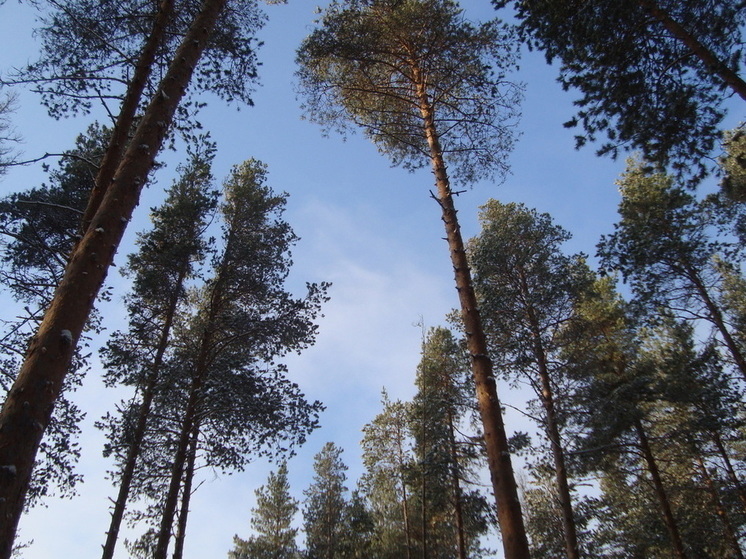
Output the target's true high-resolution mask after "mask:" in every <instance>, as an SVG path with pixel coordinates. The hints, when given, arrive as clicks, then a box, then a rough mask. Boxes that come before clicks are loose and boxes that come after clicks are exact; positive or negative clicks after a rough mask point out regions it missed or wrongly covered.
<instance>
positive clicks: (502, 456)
mask: <svg viewBox="0 0 746 559" xmlns="http://www.w3.org/2000/svg"><path fill="white" fill-rule="evenodd" d="M412 71H413V78H414V79H413V81H414V84H415V87H416V89H417V100H418V103H419V109H420V113H421V114H422V119H423V122H424V132H425V136H426V138H427V144H428V147H429V149H430V160H431V162H432V170H433V174H434V175H435V185H436V188H437V196H436V197H435V198H436V201H437V202H438V204H439V205H440V208H441V212H442V219H443V224H444V226H445V231H446V239H447V241H448V248H449V250H450V254H451V263H452V264H453V271H454V276H455V280H456V291H458V296H459V303H460V306H461V318H462V320H463V323H464V331H465V332H466V344H467V349H468V351H469V354H470V356H471V364H472V372H473V374H474V384H475V386H476V393H477V402H478V405H479V412H480V415H481V418H482V428H483V429H484V433H483V435H484V441H485V445H486V448H487V462H488V466H489V470H490V478H491V481H492V489H493V492H494V495H495V501H496V503H497V518H498V521H499V524H500V534H501V536H502V542H503V550H504V552H505V557H506V559H528V558H529V557H530V553H529V547H528V539H527V537H526V530H525V527H524V524H523V516H522V513H521V503H520V501H519V500H518V490H517V485H516V482H515V476H514V474H513V464H512V461H511V459H510V450H509V448H508V437H507V435H506V434H505V424H504V422H503V418H502V410H501V409H500V400H499V398H498V396H497V384H496V382H495V377H494V375H493V373H492V361H491V359H490V358H489V355H488V351H487V340H486V337H485V334H484V328H483V327H482V319H481V317H480V315H479V308H478V306H477V297H476V294H475V292H474V286H473V284H472V279H471V271H470V269H469V264H468V261H467V259H466V250H465V249H464V241H463V238H462V236H461V229H460V227H459V223H458V218H457V216H456V208H455V206H454V203H453V193H452V191H451V187H450V182H449V179H448V173H447V171H446V165H445V161H444V159H443V150H442V148H441V146H440V141H439V136H438V133H437V130H436V126H435V119H434V112H433V107H432V104H431V102H430V100H429V99H428V96H427V92H426V89H425V80H424V78H423V76H422V72H421V71H420V70H419V69H418V68H417V67H416V66H414V67H413V68H412Z"/></svg>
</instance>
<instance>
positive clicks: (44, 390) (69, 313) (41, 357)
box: [0, 0, 227, 559]
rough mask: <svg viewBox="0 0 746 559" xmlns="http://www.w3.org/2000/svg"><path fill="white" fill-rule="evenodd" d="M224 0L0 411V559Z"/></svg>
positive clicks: (138, 134)
mask: <svg viewBox="0 0 746 559" xmlns="http://www.w3.org/2000/svg"><path fill="white" fill-rule="evenodd" d="M226 1H227V0H205V2H204V4H203V5H202V8H201V11H200V12H199V14H198V15H197V16H196V17H195V19H194V21H193V23H192V25H191V26H190V28H189V30H188V31H187V33H186V35H185V37H184V40H183V41H182V43H181V45H180V46H179V48H178V50H177V52H176V54H175V56H174V59H173V61H172V62H171V64H170V66H169V68H168V71H167V72H166V75H165V77H164V79H163V80H162V81H161V84H160V86H159V88H158V92H157V93H156V95H155V96H154V97H153V99H152V101H151V102H150V105H149V106H148V108H147V110H146V111H145V114H144V115H143V118H142V120H141V121H140V124H139V125H138V127H137V130H136V131H135V134H134V137H133V139H132V141H131V142H130V143H129V145H128V148H127V151H126V152H125V154H124V156H123V158H122V161H121V163H120V164H119V167H118V168H117V172H116V173H115V176H114V179H113V181H112V183H111V186H110V187H109V188H108V189H107V192H106V194H105V195H104V197H103V199H102V201H101V204H100V206H99V208H98V210H97V212H96V214H95V216H94V218H93V220H92V222H91V226H90V227H89V228H88V230H87V231H86V232H85V234H84V235H83V238H82V239H81V241H80V243H79V244H78V246H77V247H76V248H75V250H74V251H73V253H72V254H71V256H70V261H69V262H68V265H67V267H66V269H65V274H64V277H63V279H62V281H61V282H60V284H59V286H58V287H57V290H56V291H55V295H54V298H53V299H52V302H51V304H50V306H49V308H48V309H47V311H46V313H45V315H44V318H43V320H42V322H41V324H40V326H39V329H38V331H37V333H36V335H35V336H34V337H33V338H32V340H31V342H30V344H29V348H28V351H27V353H26V359H25V361H24V363H23V365H22V367H21V371H20V372H19V374H18V377H17V378H16V381H15V382H14V383H13V386H12V388H11V389H10V391H9V393H8V397H7V399H6V400H5V403H4V404H3V408H2V411H0V559H10V555H11V551H12V548H13V541H14V539H15V532H16V528H17V526H18V521H19V519H20V516H21V513H22V512H23V503H24V499H25V496H26V492H27V490H28V486H29V482H30V479H31V471H32V468H33V465H34V459H35V457H36V452H37V450H38V448H39V443H40V442H41V438H42V435H43V434H44V430H45V429H46V427H47V425H48V423H49V420H50V417H51V415H52V410H53V408H54V403H55V401H56V400H57V398H58V397H59V395H60V392H61V391H62V383H63V381H64V379H65V375H66V374H67V371H68V369H69V368H70V362H71V359H72V355H73V352H74V350H75V346H76V344H77V341H78V339H79V337H80V335H81V333H82V331H83V327H84V326H85V323H86V320H87V319H88V316H89V315H90V312H91V309H92V308H93V304H94V301H95V299H96V296H97V295H98V292H99V290H100V288H101V285H102V284H103V282H104V280H105V278H106V273H107V271H108V269H109V266H110V265H111V264H112V262H113V259H114V254H115V252H116V249H117V247H118V246H119V243H120V242H121V239H122V236H123V235H124V231H125V229H126V227H127V223H128V222H129V220H130V218H131V216H132V212H133V211H134V209H135V206H137V203H138V201H139V199H140V192H141V190H142V186H143V185H144V184H145V181H146V180H147V176H148V173H149V172H150V170H151V169H152V167H153V162H154V160H155V156H156V154H157V153H158V152H159V151H160V149H161V146H162V145H163V140H164V138H165V135H166V132H167V129H168V127H169V125H170V123H171V122H172V121H173V117H174V113H175V111H176V108H177V106H178V104H179V102H180V101H181V98H182V97H183V95H184V93H185V91H186V88H187V86H188V84H189V81H190V80H191V77H192V73H193V72H194V68H195V67H196V65H197V62H198V61H199V58H200V56H201V54H202V51H203V50H204V48H205V46H206V44H207V41H208V39H209V37H210V34H211V33H212V30H213V28H214V26H215V23H216V21H217V19H218V16H219V14H220V12H221V10H222V9H223V7H224V6H225V3H226Z"/></svg>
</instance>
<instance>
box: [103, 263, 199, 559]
mask: <svg viewBox="0 0 746 559" xmlns="http://www.w3.org/2000/svg"><path fill="white" fill-rule="evenodd" d="M188 267H189V264H188V263H186V265H185V266H184V267H182V269H181V270H180V271H179V278H178V280H177V284H176V286H175V288H174V290H173V292H172V295H171V300H170V301H169V302H168V307H167V309H166V314H165V317H164V322H163V327H162V328H161V335H160V339H159V341H158V347H157V349H156V353H155V357H154V358H153V363H152V364H151V366H150V371H149V374H148V377H147V379H146V381H145V386H144V387H143V391H142V402H140V410H139V413H138V417H137V425H136V426H135V432H134V433H133V434H132V441H131V442H130V443H129V447H128V449H127V457H126V458H125V462H124V466H123V468H122V474H121V476H120V477H119V493H118V494H117V500H116V501H115V503H114V510H113V511H112V512H111V522H110V523H109V531H108V532H107V533H106V543H105V544H104V551H103V554H102V555H101V559H112V557H114V548H115V547H116V545H117V538H118V536H119V529H120V527H121V525H122V518H123V517H124V509H125V507H126V506H127V499H128V498H129V493H130V487H131V486H132V479H133V477H134V474H135V466H136V465H137V459H138V458H139V457H140V451H141V450H142V448H141V447H142V441H143V439H144V438H145V430H146V428H147V425H148V418H149V417H150V408H151V405H152V403H153V396H154V395H155V388H156V384H157V382H158V377H159V375H160V371H161V365H162V364H163V355H164V354H165V353H166V348H167V347H168V340H169V337H170V333H171V326H172V324H173V320H174V315H175V314H176V306H177V305H178V303H179V298H180V297H179V293H180V291H181V289H182V285H183V283H184V278H185V277H186V274H187V268H188Z"/></svg>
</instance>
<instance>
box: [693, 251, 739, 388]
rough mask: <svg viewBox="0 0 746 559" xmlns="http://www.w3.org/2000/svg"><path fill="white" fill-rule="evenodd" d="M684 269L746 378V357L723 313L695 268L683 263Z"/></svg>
mask: <svg viewBox="0 0 746 559" xmlns="http://www.w3.org/2000/svg"><path fill="white" fill-rule="evenodd" d="M684 269H685V270H686V272H687V275H688V276H689V279H690V280H691V282H692V283H693V284H694V287H695V289H696V290H697V292H698V293H699V296H700V297H701V298H702V301H703V302H704V304H705V306H706V307H707V311H708V312H709V314H710V322H712V323H713V324H714V325H715V328H717V329H718V332H720V335H721V336H722V338H723V341H724V342H725V345H726V347H727V348H728V351H729V352H730V355H731V357H732V358H733V361H735V363H736V366H737V367H738V370H739V371H740V372H741V375H742V376H743V378H744V379H746V357H744V355H743V353H742V352H741V348H739V347H738V343H737V342H736V340H735V339H734V338H733V336H732V335H731V333H730V330H728V327H727V326H726V325H725V320H724V319H723V313H722V312H721V311H720V308H719V307H718V305H717V304H716V303H715V301H713V300H712V297H710V293H709V291H708V290H707V288H706V287H705V285H704V283H702V280H701V279H700V277H699V274H698V273H697V272H696V270H694V269H693V268H692V267H691V266H690V265H688V263H684Z"/></svg>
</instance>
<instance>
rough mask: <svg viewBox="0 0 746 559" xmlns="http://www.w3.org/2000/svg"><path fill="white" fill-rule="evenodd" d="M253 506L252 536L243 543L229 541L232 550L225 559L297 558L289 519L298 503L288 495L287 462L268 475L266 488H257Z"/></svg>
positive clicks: (239, 539)
mask: <svg viewBox="0 0 746 559" xmlns="http://www.w3.org/2000/svg"><path fill="white" fill-rule="evenodd" d="M254 494H255V495H256V506H255V507H254V508H253V509H252V510H251V514H252V516H251V527H252V528H253V530H254V532H256V535H255V536H251V537H250V538H249V539H248V540H243V539H241V538H239V537H238V536H235V537H234V538H233V543H234V548H233V550H232V551H230V552H229V553H228V558H229V559H293V558H295V557H298V548H297V545H296V543H295V537H296V534H297V533H298V529H297V528H293V527H292V524H293V517H294V516H295V514H296V513H297V512H298V501H296V500H295V499H293V498H292V497H291V495H290V484H289V483H288V468H287V463H286V462H283V463H282V464H280V467H279V468H278V470H277V472H270V474H269V477H268V478H267V483H266V485H262V486H261V487H260V488H259V489H257V490H256V491H255V492H254Z"/></svg>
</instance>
